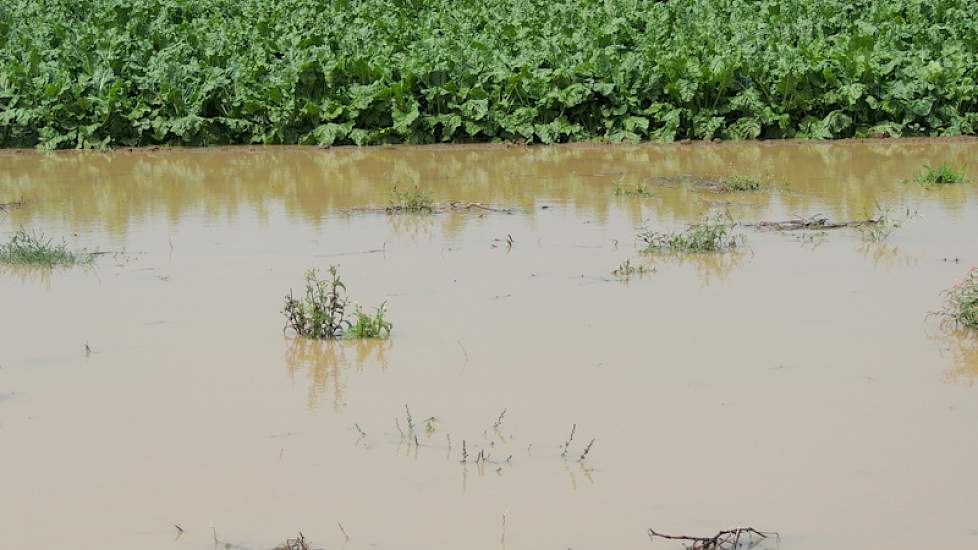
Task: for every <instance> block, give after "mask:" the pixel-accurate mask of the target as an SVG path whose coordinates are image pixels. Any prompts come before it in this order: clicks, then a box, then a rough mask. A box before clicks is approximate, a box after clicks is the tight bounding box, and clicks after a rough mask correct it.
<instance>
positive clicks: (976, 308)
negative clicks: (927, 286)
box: [941, 268, 978, 329]
mask: <svg viewBox="0 0 978 550" xmlns="http://www.w3.org/2000/svg"><path fill="white" fill-rule="evenodd" d="M944 297H945V300H946V301H945V304H944V309H943V310H941V315H942V316H943V317H944V321H945V322H946V323H948V324H953V325H954V326H955V327H965V328H969V329H978V268H975V269H972V270H971V271H969V272H968V274H967V275H966V276H965V278H964V280H962V281H961V282H959V283H958V284H956V285H954V287H953V288H951V289H950V290H947V291H945V292H944Z"/></svg>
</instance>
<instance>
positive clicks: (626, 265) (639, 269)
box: [611, 258, 655, 281]
mask: <svg viewBox="0 0 978 550" xmlns="http://www.w3.org/2000/svg"><path fill="white" fill-rule="evenodd" d="M646 273H655V267H654V266H646V265H644V264H633V263H632V260H631V258H626V259H625V261H624V262H622V263H620V264H618V267H617V268H615V270H614V271H612V272H611V274H612V275H614V276H615V277H618V278H619V279H621V280H622V281H627V280H629V279H630V278H631V277H632V276H635V275H638V276H642V275H645V274H646Z"/></svg>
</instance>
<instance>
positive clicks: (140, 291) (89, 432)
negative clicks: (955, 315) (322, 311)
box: [0, 140, 978, 550]
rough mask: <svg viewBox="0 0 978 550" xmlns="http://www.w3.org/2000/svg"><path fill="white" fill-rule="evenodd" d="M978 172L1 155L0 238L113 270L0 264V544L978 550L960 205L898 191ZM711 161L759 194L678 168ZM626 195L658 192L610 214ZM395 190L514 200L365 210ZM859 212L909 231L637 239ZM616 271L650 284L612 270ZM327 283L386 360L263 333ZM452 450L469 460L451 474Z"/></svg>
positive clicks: (402, 153)
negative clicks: (46, 241)
mask: <svg viewBox="0 0 978 550" xmlns="http://www.w3.org/2000/svg"><path fill="white" fill-rule="evenodd" d="M976 158H978V143H976V142H975V141H970V140H962V141H954V142H950V141H949V142H943V141H868V142H842V143H790V142H789V143H761V144H722V145H710V144H705V145H689V146H682V145H667V146H657V145H643V146H622V147H602V146H576V147H552V148H544V147H540V148H531V149H523V148H517V147H514V148H505V147H445V148H438V147H433V148H406V147H405V148H402V147H393V148H373V149H332V150H317V149H311V148H310V149H303V148H255V149H249V148H230V149H211V150H176V151H168V150H160V151H139V152H113V153H87V154H79V153H59V154H53V155H43V154H35V153H27V154H21V153H4V154H2V155H0V202H9V201H13V200H16V199H20V198H23V199H24V200H25V201H26V204H25V205H24V206H23V207H20V208H10V209H8V211H7V212H5V213H0V238H2V239H3V240H6V239H7V238H9V235H10V234H11V233H12V232H13V231H14V230H16V229H17V228H20V227H23V228H26V229H36V230H40V231H43V232H44V233H45V234H47V235H50V236H53V237H55V238H57V239H60V238H62V237H64V238H65V239H66V241H67V242H68V243H69V245H70V246H73V247H88V248H90V249H91V248H99V249H101V250H104V251H112V252H118V251H124V252H125V254H123V255H119V256H113V255H105V256H102V257H101V258H100V259H99V261H98V262H97V267H96V268H94V269H84V268H79V269H69V270H56V271H46V270H37V269H33V270H31V269H27V270H25V269H18V268H11V267H4V268H3V269H2V272H0V304H2V309H0V323H2V329H0V339H2V345H0V487H2V495H3V498H0V533H2V534H3V535H2V537H0V539H2V542H0V546H2V547H4V548H61V547H66V548H75V549H89V548H90V549H99V550H105V549H116V548H119V549H123V548H125V549H130V548H140V549H173V548H176V549H181V548H182V549H195V548H213V547H214V542H213V537H214V533H215V532H216V534H217V536H218V537H219V538H220V539H221V540H222V541H225V542H228V543H232V544H235V545H239V546H242V547H245V548H254V549H267V548H270V547H272V546H274V545H276V544H278V543H280V542H282V541H283V540H284V539H285V538H286V537H288V536H294V534H296V533H297V532H298V531H300V530H301V531H302V532H303V533H304V534H305V536H306V537H307V539H309V540H311V541H312V542H313V543H315V545H317V546H322V547H325V548H341V547H345V548H348V549H350V550H353V549H357V548H397V549H418V550H422V549H450V548H451V549H454V548H509V549H519V548H526V549H539V548H560V549H563V548H575V549H585V548H595V549H598V548H602V549H603V548H615V549H644V548H672V547H678V546H677V545H675V544H668V543H666V542H664V541H655V542H651V541H650V540H649V539H648V537H647V535H646V529H647V528H649V527H652V528H655V529H656V530H658V531H663V532H681V533H693V534H712V533H713V532H715V531H717V530H719V529H722V528H729V527H734V526H738V525H751V526H754V527H757V528H759V529H764V530H774V531H779V532H780V533H781V535H782V537H783V544H782V548H786V549H796V548H797V549H806V550H807V549H839V548H864V549H868V548H885V549H894V550H895V549H919V548H928V547H957V548H968V547H973V546H974V545H975V544H976V543H978V516H976V515H975V510H976V505H978V437H976V432H975V430H976V426H978V387H975V381H976V379H978V351H976V350H978V347H976V346H975V344H974V340H973V339H972V338H970V337H969V336H967V335H961V334H954V333H950V332H947V331H944V330H942V329H941V328H940V327H939V326H938V323H937V321H936V320H935V319H933V318H928V317H927V313H928V312H930V311H933V310H935V309H937V308H938V307H939V306H940V304H941V296H940V292H941V291H942V290H943V289H946V288H948V287H950V286H951V285H952V284H954V283H955V282H956V281H957V280H959V279H960V278H961V277H962V276H963V275H964V274H965V273H966V272H967V270H968V269H969V268H970V267H972V266H975V265H978V240H976V237H975V235H978V186H976V185H963V186H950V187H947V188H943V189H933V190H927V189H922V188H920V187H919V186H916V185H912V184H905V183H901V180H904V179H906V178H909V177H912V176H913V175H914V174H915V173H917V172H918V171H919V170H920V167H921V166H922V165H924V164H932V165H936V164H939V163H941V162H950V163H951V164H953V165H961V164H966V163H970V164H972V165H973V164H974V163H975V159H976ZM728 174H748V175H754V176H760V177H764V178H768V179H770V180H771V181H773V182H779V183H780V185H778V186H775V187H773V188H771V189H768V190H766V191H764V192H760V193H754V194H740V195H738V194H716V193H711V192H708V191H704V190H702V189H698V188H697V187H696V186H693V185H689V184H684V183H681V182H680V183H677V181H680V180H676V179H672V178H670V177H671V176H680V175H696V176H705V177H711V176H721V175H728ZM969 175H970V177H971V178H972V179H975V178H978V172H975V167H974V166H972V167H971V168H970V173H969ZM642 181H647V182H649V185H650V188H651V191H652V194H653V196H651V197H647V198H634V197H616V196H614V195H613V193H612V189H613V187H614V185H615V183H616V182H622V183H624V184H634V183H638V182H642ZM393 183H398V184H400V185H402V186H411V185H415V184H418V185H421V186H422V187H424V188H427V189H430V190H431V192H432V193H433V195H434V197H435V199H436V200H439V201H448V200H465V201H480V202H485V203H491V204H493V205H498V206H501V207H508V208H516V209H518V211H517V212H516V213H514V214H511V215H509V214H503V213H497V212H487V211H480V212H465V213H444V214H437V215H433V216H409V215H405V216H387V215H385V214H382V213H372V212H361V211H357V210H356V209H357V208H364V207H382V206H384V204H385V203H386V201H387V199H388V195H389V192H390V187H391V185H392V184H393ZM877 205H880V206H883V207H888V208H892V209H893V211H894V213H896V214H897V215H899V216H902V215H903V213H904V212H905V211H906V210H907V209H909V210H911V211H915V212H916V216H914V217H913V218H911V219H909V220H908V221H906V223H905V224H904V225H903V226H902V227H900V228H899V229H897V230H896V231H895V232H894V233H893V234H892V235H891V237H890V238H889V239H888V240H887V241H886V242H883V243H871V242H867V241H866V240H865V239H864V237H863V236H862V235H861V234H860V233H859V232H858V231H855V230H836V231H831V232H827V233H825V234H824V235H819V234H812V233H807V234H801V233H793V234H783V233H776V232H768V233H762V232H757V231H752V230H749V229H741V230H740V232H741V233H743V234H744V235H745V238H746V242H745V246H744V247H743V248H742V251H741V252H740V253H737V254H729V255H719V256H693V257H687V258H682V257H678V258H677V257H667V256H651V257H650V256H645V255H642V254H640V253H639V251H638V249H639V243H637V242H636V239H635V235H636V233H637V231H638V229H640V228H642V227H646V226H647V227H650V228H656V229H673V228H677V227H682V226H683V225H684V224H686V223H691V222H695V221H697V220H699V219H700V218H701V217H702V216H703V215H704V214H705V213H706V212H708V211H709V210H711V209H714V208H725V209H726V210H727V211H728V212H729V213H730V215H731V216H733V217H734V218H736V219H738V220H741V221H744V222H749V221H758V220H777V219H787V218H790V217H792V216H795V215H798V216H809V215H814V214H819V213H820V214H823V215H825V216H827V217H829V218H831V219H838V220H848V219H858V218H865V217H868V216H869V215H872V213H873V211H874V210H875V209H876V208H877ZM507 235H510V236H512V239H513V240H514V243H513V244H512V246H508V245H507V244H505V243H504V242H503V241H501V240H500V241H497V240H496V239H502V240H505V239H506V238H507ZM627 258H631V260H632V261H633V262H638V263H643V264H645V265H650V266H655V267H656V270H657V271H656V272H655V273H653V274H649V275H646V276H644V277H641V278H633V279H631V280H630V281H628V282H621V281H617V280H615V278H614V277H613V276H612V275H611V273H610V272H611V271H612V270H613V269H614V268H615V267H616V266H617V265H618V264H620V263H621V262H622V261H624V260H625V259H627ZM331 263H337V264H340V265H341V272H342V274H343V276H344V277H345V279H346V281H347V283H348V286H349V290H350V291H351V294H352V296H353V298H354V299H355V300H357V301H359V302H361V303H363V304H365V305H367V306H373V305H376V304H378V303H380V302H383V301H386V302H387V303H388V304H389V308H390V318H391V319H392V320H393V321H394V333H393V337H392V338H391V339H390V340H389V341H387V342H382V343H378V342H338V343H332V344H324V343H316V342H306V341H301V340H297V339H295V338H292V337H290V336H288V335H283V334H282V330H281V329H282V324H283V321H282V318H281V316H280V313H279V311H280V308H281V302H282V297H283V295H284V294H285V293H286V292H287V291H288V289H289V288H290V287H291V288H296V289H298V288H299V286H300V285H301V283H302V274H303V272H304V271H305V270H306V269H308V268H310V267H314V266H317V267H320V268H325V267H326V266H328V265H329V264H331ZM86 343H87V344H88V345H89V346H90V348H91V350H92V352H91V353H86V351H85V345H86ZM405 404H407V405H408V406H409V407H410V411H411V414H412V416H413V419H414V422H415V424H416V427H415V430H416V432H417V435H418V441H419V443H420V446H414V445H413V444H405V443H403V442H402V438H401V436H400V435H399V433H398V425H399V426H400V429H401V430H403V431H407V430H408V427H407V419H406V418H405ZM504 409H505V410H506V414H505V416H504V417H503V421H502V423H501V425H500V426H499V427H498V430H497V429H494V427H493V425H494V423H495V421H496V419H497V418H498V416H499V415H500V412H501V411H503V410H504ZM429 417H435V418H437V421H434V422H432V427H433V432H431V431H429V430H426V428H425V422H424V419H427V418H429ZM396 418H397V419H399V420H398V421H397V424H395V419H396ZM355 425H358V426H359V427H360V428H361V429H362V430H363V431H364V432H366V435H365V436H363V437H361V436H360V435H359V433H358V431H357V429H356V427H355ZM572 425H576V433H575V438H574V440H573V442H572V443H571V445H570V449H569V452H568V453H567V456H566V457H563V458H562V457H561V445H562V444H563V442H564V441H565V440H566V439H567V436H568V434H569V432H570V431H571V427H572ZM449 436H450V438H451V447H450V448H449V443H448V437H449ZM592 438H594V439H595V443H594V446H593V448H592V449H591V452H590V454H589V457H588V459H587V460H586V461H585V462H584V463H583V464H582V463H580V462H578V460H577V457H578V456H579V455H580V454H581V453H582V452H583V449H584V446H585V445H586V444H587V442H588V441H590V440H591V439H592ZM463 440H464V441H465V444H466V449H467V452H468V454H469V458H470V460H471V459H473V458H474V457H475V456H476V455H477V454H478V453H479V451H480V450H482V451H484V452H487V453H489V457H490V458H489V462H488V463H484V464H479V465H476V464H472V463H469V464H467V465H462V464H460V462H459V461H460V458H461V452H462V451H461V447H462V442H463ZM510 456H511V457H512V458H511V459H510V460H509V461H508V462H507V461H506V459H507V458H508V457H510ZM503 515H505V516H506V524H505V525H506V527H505V537H504V538H503V527H502V523H503V521H502V517H503ZM338 523H341V524H342V526H343V528H344V529H345V531H346V532H347V533H348V534H349V535H350V539H349V540H348V541H345V537H344V535H343V533H342V532H341V530H340V528H339V527H338V525H337V524H338ZM174 524H177V525H179V526H180V527H181V528H182V529H183V530H184V533H183V534H182V535H181V536H179V537H178V536H177V535H178V532H177V529H176V528H175V527H173V525H174ZM344 541H345V542H344Z"/></svg>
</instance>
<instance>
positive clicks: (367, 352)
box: [285, 337, 391, 412]
mask: <svg viewBox="0 0 978 550" xmlns="http://www.w3.org/2000/svg"><path fill="white" fill-rule="evenodd" d="M390 348H391V342H390V340H374V339H368V340H313V339H310V338H302V337H294V338H288V347H287V348H286V350H285V366H286V368H287V369H288V372H289V377H290V378H291V379H292V380H293V381H294V380H295V378H296V375H301V376H303V377H305V378H306V379H307V380H308V382H309V392H308V393H309V395H308V397H307V400H306V405H307V406H308V408H309V410H310V411H313V410H316V409H318V408H319V404H320V402H321V401H323V400H325V401H329V402H331V403H332V404H333V410H334V411H336V412H339V411H340V410H342V409H343V407H345V406H346V402H345V401H344V399H343V392H344V390H345V388H346V386H345V383H344V382H343V374H344V373H345V372H348V371H350V370H353V371H355V372H357V373H362V372H363V371H364V369H365V368H367V367H366V365H368V364H370V365H373V364H376V365H379V366H380V368H381V369H382V370H386V369H387V366H388V365H387V358H386V356H385V354H386V352H387V351H389V350H390Z"/></svg>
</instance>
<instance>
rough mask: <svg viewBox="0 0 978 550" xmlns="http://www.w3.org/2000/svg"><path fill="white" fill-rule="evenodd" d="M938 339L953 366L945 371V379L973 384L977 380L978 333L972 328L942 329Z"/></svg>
mask: <svg viewBox="0 0 978 550" xmlns="http://www.w3.org/2000/svg"><path fill="white" fill-rule="evenodd" d="M938 340H939V342H940V344H941V348H942V349H943V350H945V351H946V352H947V353H948V354H950V356H951V360H952V362H953V363H954V367H953V368H951V369H949V370H948V371H947V372H946V373H945V377H946V379H947V381H948V382H951V383H955V384H961V385H964V386H968V387H972V386H974V385H975V381H976V380H978V333H976V332H975V331H974V330H968V329H961V328H956V329H950V328H949V329H946V330H944V331H943V333H942V334H941V335H940V336H939V337H938Z"/></svg>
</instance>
